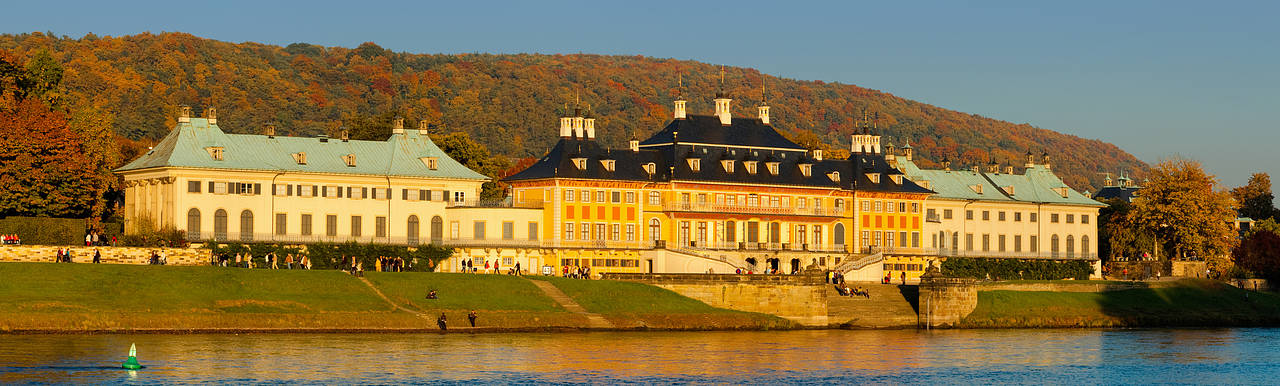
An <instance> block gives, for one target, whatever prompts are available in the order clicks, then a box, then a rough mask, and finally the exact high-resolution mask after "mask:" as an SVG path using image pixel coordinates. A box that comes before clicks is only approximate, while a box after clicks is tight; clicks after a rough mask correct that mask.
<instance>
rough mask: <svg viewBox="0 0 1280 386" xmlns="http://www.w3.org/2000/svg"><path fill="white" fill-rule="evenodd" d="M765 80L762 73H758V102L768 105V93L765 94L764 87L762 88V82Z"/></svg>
mask: <svg viewBox="0 0 1280 386" xmlns="http://www.w3.org/2000/svg"><path fill="white" fill-rule="evenodd" d="M765 80H766V79H765V77H764V75H760V104H761V105H768V104H769V94H767V93H766V92H765V89H764V82H765Z"/></svg>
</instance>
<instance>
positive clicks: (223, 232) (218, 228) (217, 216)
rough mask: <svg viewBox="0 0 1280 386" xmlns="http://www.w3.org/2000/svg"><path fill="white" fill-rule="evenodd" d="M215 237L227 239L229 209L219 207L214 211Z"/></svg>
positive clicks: (222, 239)
mask: <svg viewBox="0 0 1280 386" xmlns="http://www.w3.org/2000/svg"><path fill="white" fill-rule="evenodd" d="M213 239H214V240H218V241H227V211H225V210H222V209H218V211H216V212H213Z"/></svg>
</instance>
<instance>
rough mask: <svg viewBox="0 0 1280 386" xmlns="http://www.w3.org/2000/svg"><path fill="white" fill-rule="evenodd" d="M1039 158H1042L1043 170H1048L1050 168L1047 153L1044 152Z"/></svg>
mask: <svg viewBox="0 0 1280 386" xmlns="http://www.w3.org/2000/svg"><path fill="white" fill-rule="evenodd" d="M1041 157H1043V158H1044V168H1045V169H1049V168H1050V167H1049V152H1045V153H1044V154H1042V155H1041Z"/></svg>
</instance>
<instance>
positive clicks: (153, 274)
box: [0, 263, 389, 315]
mask: <svg viewBox="0 0 1280 386" xmlns="http://www.w3.org/2000/svg"><path fill="white" fill-rule="evenodd" d="M0 278H3V280H0V315H2V314H5V313H9V312H174V311H178V312H229V313H237V312H239V313H261V312H276V313H315V312H345V311H386V310H388V309H389V306H388V305H387V304H386V302H383V301H382V300H381V299H379V298H378V297H377V296H376V295H374V294H373V292H372V291H370V290H369V288H368V287H366V286H365V285H364V284H363V283H360V282H359V281H358V280H356V279H354V278H352V277H350V276H348V275H346V274H343V273H341V272H337V271H298V270H295V271H285V270H264V269H253V270H250V269H240V268H221V267H177V266H139V265H117V264H100V265H94V264H53V263H3V264H0Z"/></svg>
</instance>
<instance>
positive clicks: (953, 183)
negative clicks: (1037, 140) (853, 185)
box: [895, 157, 1106, 206]
mask: <svg viewBox="0 0 1280 386" xmlns="http://www.w3.org/2000/svg"><path fill="white" fill-rule="evenodd" d="M895 162H896V163H897V165H898V167H899V168H901V169H902V171H903V172H905V173H906V174H907V175H908V176H910V178H912V179H915V180H918V181H921V182H923V181H928V184H929V188H930V189H933V190H934V191H936V192H937V194H936V195H934V196H933V197H932V198H936V199H952V200H976V201H995V202H1027V203H1033V204H1063V205H1082V206H1106V205H1104V204H1102V203H1100V202H1097V201H1094V200H1092V199H1090V198H1089V197H1086V196H1085V195H1083V194H1081V193H1080V192H1077V191H1075V189H1071V187H1069V186H1067V184H1066V183H1064V182H1062V179H1060V178H1058V176H1057V175H1055V174H1053V171H1052V170H1050V169H1049V166H1048V165H1047V164H1034V163H1028V164H1027V166H1026V169H1025V171H1024V172H1023V174H1013V173H1000V172H998V170H997V171H996V172H990V171H989V172H982V171H980V170H978V171H975V170H937V169H921V168H920V167H919V166H917V165H916V164H915V162H913V161H911V160H909V159H907V158H906V157H897V158H896V160H895Z"/></svg>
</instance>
